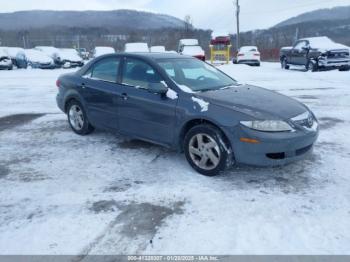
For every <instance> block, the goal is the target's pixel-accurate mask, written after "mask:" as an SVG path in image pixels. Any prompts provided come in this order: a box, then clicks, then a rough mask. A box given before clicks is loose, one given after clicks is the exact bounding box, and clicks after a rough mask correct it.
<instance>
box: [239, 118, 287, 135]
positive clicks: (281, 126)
mask: <svg viewBox="0 0 350 262" xmlns="http://www.w3.org/2000/svg"><path fill="white" fill-rule="evenodd" d="M241 124H242V125H244V126H246V127H249V128H251V129H255V130H259V131H264V132H283V131H292V130H293V128H292V127H291V126H290V125H289V124H288V123H287V122H285V121H280V120H264V121H241Z"/></svg>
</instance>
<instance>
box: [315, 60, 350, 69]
mask: <svg viewBox="0 0 350 262" xmlns="http://www.w3.org/2000/svg"><path fill="white" fill-rule="evenodd" d="M318 66H319V67H327V68H328V67H334V68H340V67H347V66H350V59H346V58H344V59H327V58H324V59H319V60H318Z"/></svg>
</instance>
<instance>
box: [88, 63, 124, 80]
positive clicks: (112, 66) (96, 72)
mask: <svg viewBox="0 0 350 262" xmlns="http://www.w3.org/2000/svg"><path fill="white" fill-rule="evenodd" d="M119 64H120V59H119V58H115V57H112V58H105V59H103V60H100V61H99V62H97V63H96V64H94V65H93V66H92V67H91V68H90V69H89V70H88V71H87V72H86V73H85V74H84V77H88V78H92V79H96V80H102V81H107V82H113V83H116V82H117V77H118V69H119Z"/></svg>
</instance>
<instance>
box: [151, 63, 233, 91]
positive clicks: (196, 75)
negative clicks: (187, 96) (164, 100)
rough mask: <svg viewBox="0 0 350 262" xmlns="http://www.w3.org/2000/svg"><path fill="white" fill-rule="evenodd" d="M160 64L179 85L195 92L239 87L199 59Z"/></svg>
mask: <svg viewBox="0 0 350 262" xmlns="http://www.w3.org/2000/svg"><path fill="white" fill-rule="evenodd" d="M158 64H159V65H160V66H161V67H162V68H163V69H164V70H165V71H166V73H167V74H168V76H169V77H170V78H171V79H173V80H174V81H175V82H176V83H177V84H178V85H182V86H186V87H188V88H190V89H191V90H192V91H194V92H197V91H210V90H217V89H220V88H224V87H227V86H231V85H237V82H236V81H235V80H233V79H232V78H230V77H228V76H226V75H225V74H223V73H222V72H220V71H219V70H217V69H216V68H214V67H213V66H211V65H208V64H207V63H204V62H202V61H200V60H198V59H191V58H188V59H181V58H180V59H167V60H158Z"/></svg>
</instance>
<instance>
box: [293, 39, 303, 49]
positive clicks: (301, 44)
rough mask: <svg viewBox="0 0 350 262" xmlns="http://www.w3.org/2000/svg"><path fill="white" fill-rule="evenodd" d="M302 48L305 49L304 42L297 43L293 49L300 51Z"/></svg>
mask: <svg viewBox="0 0 350 262" xmlns="http://www.w3.org/2000/svg"><path fill="white" fill-rule="evenodd" d="M303 47H306V42H305V41H301V42H298V43H297V44H296V45H295V46H294V49H297V50H301V49H302V48H303Z"/></svg>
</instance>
